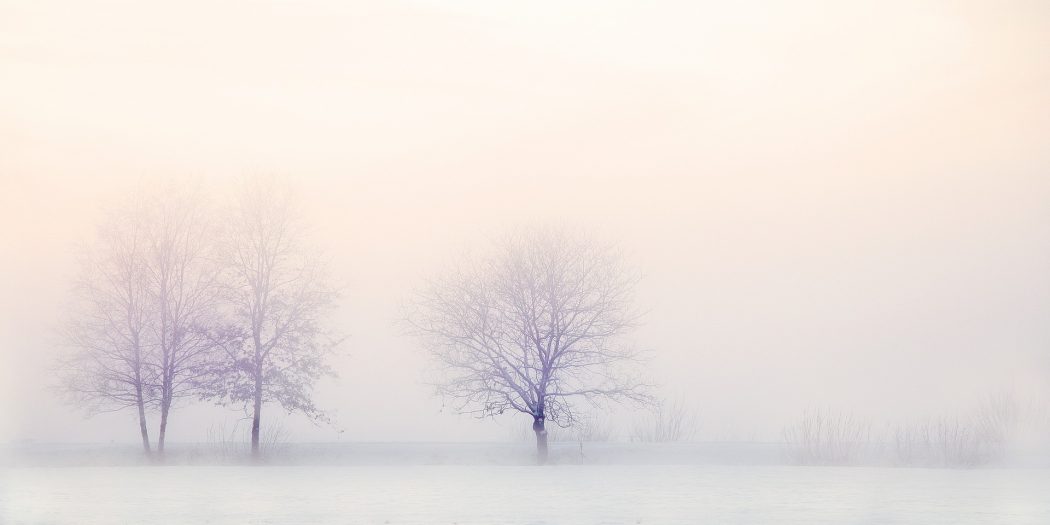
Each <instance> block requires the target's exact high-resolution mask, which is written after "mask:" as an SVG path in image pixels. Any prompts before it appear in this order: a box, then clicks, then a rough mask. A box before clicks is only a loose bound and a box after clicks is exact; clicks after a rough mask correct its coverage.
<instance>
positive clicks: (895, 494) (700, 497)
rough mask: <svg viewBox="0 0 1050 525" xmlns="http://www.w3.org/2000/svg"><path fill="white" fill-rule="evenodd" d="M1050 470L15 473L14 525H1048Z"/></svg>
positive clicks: (4, 513) (435, 468) (7, 476)
mask: <svg viewBox="0 0 1050 525" xmlns="http://www.w3.org/2000/svg"><path fill="white" fill-rule="evenodd" d="M1048 495H1050V470H1048V469H1042V468H1032V469H1022V468H1015V469H974V470H953V469H914V468H875V467H802V466H781V465H736V466H733V465H652V464H650V465H638V464H617V465H572V464H559V465H549V466H545V467H537V466H528V465H462V464H461V465H329V466H324V465H310V466H280V465H270V466H249V465H232V466H201V465H183V466H79V467H42V466H28V467H26V466H14V467H8V468H4V469H0V523H3V524H5V525H16V524H33V525H37V524H55V525H59V524H61V525H65V524H70V525H74V524H75V525H91V524H140V523H142V524H155V525H163V524H295V525H310V524H329V523H334V524H428V525H433V524H460V525H463V524H479V525H481V524H484V525H499V524H514V525H526V524H690V525H692V524H707V523H710V524H748V525H750V524H777V525H788V524H806V525H813V524H836V525H841V524H855V523H856V524H859V523H864V524H919V525H932V524H953V525H954V524H986V523H987V524H992V523H995V524H1012V525H1023V524H1046V523H1050V496H1048Z"/></svg>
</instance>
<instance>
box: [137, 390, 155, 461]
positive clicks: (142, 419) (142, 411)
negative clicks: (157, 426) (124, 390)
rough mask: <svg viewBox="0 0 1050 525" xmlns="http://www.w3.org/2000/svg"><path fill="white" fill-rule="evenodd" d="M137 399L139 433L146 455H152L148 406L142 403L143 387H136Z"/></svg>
mask: <svg viewBox="0 0 1050 525" xmlns="http://www.w3.org/2000/svg"><path fill="white" fill-rule="evenodd" d="M135 397H136V401H137V404H138V406H139V433H140V434H142V450H144V451H145V452H146V455H147V456H148V455H150V453H151V451H150V448H149V430H147V429H146V406H145V403H144V402H143V401H142V386H141V385H136V386H135Z"/></svg>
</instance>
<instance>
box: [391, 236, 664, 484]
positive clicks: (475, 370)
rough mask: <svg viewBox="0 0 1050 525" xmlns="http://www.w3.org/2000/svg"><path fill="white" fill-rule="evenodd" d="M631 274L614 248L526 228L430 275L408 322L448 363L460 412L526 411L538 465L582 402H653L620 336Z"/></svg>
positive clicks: (447, 385) (450, 389)
mask: <svg viewBox="0 0 1050 525" xmlns="http://www.w3.org/2000/svg"><path fill="white" fill-rule="evenodd" d="M635 282H636V277H635V276H634V274H633V273H632V272H630V271H628V269H627V268H626V267H625V266H624V264H623V262H622V260H621V259H620V257H618V255H617V253H616V252H615V250H613V249H612V248H610V247H607V246H603V245H600V244H598V243H595V242H592V241H590V240H588V239H585V238H582V237H579V236H573V235H570V234H567V233H565V232H561V231H555V230H528V231H521V232H517V233H515V234H512V235H509V236H507V237H506V238H504V239H503V240H502V241H501V242H499V243H497V246H496V249H495V252H494V253H493V254H492V255H491V256H489V257H484V258H481V259H479V260H476V261H474V262H472V263H468V264H465V265H462V266H461V267H459V268H457V269H454V270H453V271H451V272H450V273H448V274H447V275H445V276H444V277H443V278H440V279H438V280H436V281H434V282H432V283H431V284H430V286H429V287H428V288H426V289H425V290H423V291H422V292H421V293H420V294H419V296H418V300H417V301H416V304H415V308H414V309H413V310H412V312H411V313H410V314H409V318H408V322H409V325H410V327H411V330H412V331H413V332H414V333H416V334H417V335H419V336H421V337H422V338H423V339H424V341H425V342H426V343H427V346H428V348H429V349H430V351H431V353H432V354H433V356H434V357H435V358H436V360H437V362H438V363H439V364H440V365H442V367H443V368H444V370H445V374H444V375H443V379H442V380H441V382H440V384H439V392H440V393H442V394H443V395H445V396H447V397H448V398H451V399H452V400H453V401H454V402H455V406H456V408H457V410H459V411H460V412H461V413H470V414H474V415H476V416H479V417H486V416H494V415H496V414H502V413H503V412H505V411H507V410H514V411H518V412H521V413H524V414H527V415H528V416H529V417H531V418H532V429H533V431H534V432H535V435H536V450H537V459H538V461H539V463H541V464H542V463H545V462H546V460H547V456H548V452H547V429H546V424H547V422H554V423H556V424H558V425H560V426H563V427H564V426H569V425H571V424H572V423H573V422H574V420H575V419H576V418H577V411H576V408H575V407H574V403H575V402H576V401H580V400H583V401H589V402H590V403H592V404H595V403H597V402H598V401H600V400H603V399H609V400H634V401H648V400H649V396H648V394H647V393H646V390H647V389H646V388H645V386H646V385H644V384H643V383H641V382H640V381H639V380H638V379H637V378H636V377H635V374H634V372H635V370H634V368H635V367H634V365H635V364H636V362H637V361H638V357H639V354H638V352H637V351H636V350H635V349H634V348H633V347H632V346H630V345H627V344H623V342H622V341H621V336H622V335H624V334H625V333H626V332H627V331H628V330H629V329H631V328H632V327H633V326H634V325H635V321H636V319H637V318H636V316H635V315H634V314H633V313H632V309H631V299H632V294H633V288H634V284H635Z"/></svg>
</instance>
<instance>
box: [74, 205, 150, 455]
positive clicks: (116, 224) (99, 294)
mask: <svg viewBox="0 0 1050 525" xmlns="http://www.w3.org/2000/svg"><path fill="white" fill-rule="evenodd" d="M121 211H123V212H124V213H120V214H117V213H113V214H111V215H110V216H109V217H108V218H107V220H106V221H105V222H104V223H103V224H102V225H101V226H100V227H99V228H98V242H97V244H95V245H94V246H92V247H91V248H90V249H88V250H85V253H84V256H83V257H82V260H81V269H80V274H79V276H78V278H77V280H76V283H75V287H74V294H73V300H72V301H71V307H70V311H69V312H68V315H67V317H66V319H65V322H64V325H63V328H62V330H61V334H62V336H63V338H64V340H65V342H66V343H67V345H68V347H69V351H68V352H66V353H64V354H63V355H62V357H61V358H60V359H59V362H58V370H57V373H58V378H59V385H58V386H59V388H60V389H61V390H62V392H63V394H64V395H65V396H66V397H67V398H68V399H69V400H70V401H72V402H74V403H76V404H78V405H80V406H83V407H84V408H86V409H87V410H88V412H89V413H91V414H94V413H99V412H111V411H117V410H124V409H128V408H134V409H135V410H136V411H137V412H138V423H139V425H138V426H139V434H140V436H141V438H142V448H143V450H145V452H146V454H149V453H150V452H151V450H150V440H149V431H148V429H147V421H146V411H147V409H149V408H151V407H153V406H154V405H155V404H156V402H157V400H158V399H157V398H158V396H157V393H158V392H157V389H156V384H157V381H156V379H157V378H156V369H155V367H153V366H151V359H152V357H153V344H152V341H151V340H150V331H151V330H152V327H153V322H154V320H155V319H154V318H153V316H152V315H151V313H152V308H151V305H150V293H149V271H148V269H147V267H146V261H147V258H146V253H147V251H148V249H149V247H148V241H147V235H146V231H145V230H146V229H145V227H144V224H143V222H142V220H141V219H142V207H141V206H140V205H138V204H134V203H133V204H132V205H131V206H129V207H128V208H127V209H124V210H121Z"/></svg>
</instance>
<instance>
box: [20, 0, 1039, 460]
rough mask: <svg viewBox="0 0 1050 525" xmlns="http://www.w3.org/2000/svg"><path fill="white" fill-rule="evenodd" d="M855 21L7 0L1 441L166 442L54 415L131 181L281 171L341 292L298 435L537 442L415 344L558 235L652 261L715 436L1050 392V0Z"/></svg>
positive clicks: (208, 419) (807, 6) (545, 6)
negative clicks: (527, 230)
mask: <svg viewBox="0 0 1050 525" xmlns="http://www.w3.org/2000/svg"><path fill="white" fill-rule="evenodd" d="M850 4H851V5H849V6H847V5H845V4H844V3H839V2H827V3H824V2H802V3H783V4H780V3H750V2H749V3H740V4H733V5H716V4H713V3H712V4H706V3H696V2H670V1H659V2H645V3H641V4H637V3H632V2H589V1H588V2H579V3H573V4H572V5H564V4H562V3H556V2H528V3H521V2H504V1H487V2H458V3H455V5H449V4H447V3H444V2H430V1H419V2H409V1H402V2H394V3H388V2H375V3H368V2H365V3H344V2H311V3H308V4H298V3H296V4H293V3H257V2H225V3H222V4H221V5H214V4H212V3H205V2H180V3H177V4H171V5H170V6H166V7H165V6H159V5H150V6H147V5H145V4H143V3H138V2H103V3H93V4H92V5H88V4H86V3H61V2H46V1H45V2H26V3H14V2H4V3H3V4H2V5H0V28H2V29H0V224H2V226H0V235H2V237H0V243H2V244H0V245H2V246H3V257H0V319H2V321H0V441H7V442H22V441H43V442H78V443H85V442H86V443H96V442H110V441H116V442H129V443H133V442H134V440H135V438H136V435H135V433H134V430H135V420H134V417H133V415H132V414H131V411H128V412H127V413H114V414H104V415H99V416H96V417H93V418H85V417H84V415H83V412H82V411H80V410H78V409H77V408H76V407H73V406H69V405H67V404H64V403H62V402H61V400H60V398H59V397H58V396H57V395H56V394H55V392H54V391H53V389H52V386H53V383H54V381H53V374H52V373H51V366H52V364H53V362H54V359H55V357H56V355H57V352H58V351H59V347H60V346H61V345H60V341H59V339H60V338H59V337H58V336H57V335H56V328H57V325H58V323H59V320H60V318H61V315H62V312H63V304H64V302H65V300H66V298H67V297H68V295H69V290H70V286H71V283H72V280H73V279H74V277H75V275H76V270H77V266H76V260H77V254H78V253H79V251H80V250H81V248H80V247H81V246H84V245H90V244H91V243H92V242H93V241H92V240H93V237H94V234H95V228H96V226H97V225H98V224H99V222H100V221H101V219H102V217H103V215H104V214H105V212H106V210H107V209H109V208H111V207H112V206H113V205H114V203H115V202H118V201H119V200H120V199H121V198H124V197H125V196H127V195H128V194H130V193H133V192H134V191H138V190H141V189H143V188H152V187H156V186H157V185H159V184H166V183H170V182H171V181H177V182H180V183H187V184H199V185H200V186H201V187H202V188H204V189H205V190H206V193H208V194H209V195H211V196H213V197H214V199H215V200H217V201H219V202H222V201H225V200H227V199H228V196H229V195H230V194H232V192H233V191H234V190H235V188H236V185H237V183H238V182H239V181H241V180H243V179H244V178H245V177H248V176H252V175H258V174H270V175H277V176H279V177H283V178H284V179H285V180H286V181H288V182H289V185H290V186H291V187H292V188H294V190H295V192H296V194H297V200H298V203H299V204H300V206H301V209H302V211H303V215H304V219H305V222H306V223H308V224H309V225H310V241H311V244H312V245H314V246H316V247H318V248H320V249H322V250H323V251H324V252H325V253H326V254H327V257H328V262H329V265H330V269H331V273H332V275H333V278H334V279H335V280H336V281H337V282H338V284H340V285H341V286H342V289H343V296H342V298H341V299H340V301H339V306H338V308H337V310H336V311H335V313H334V315H333V316H332V318H331V324H332V325H333V326H335V327H336V328H338V329H339V330H341V331H342V332H343V333H345V334H346V335H347V338H346V340H345V341H344V343H343V344H342V345H341V346H340V347H339V350H338V355H337V356H336V357H335V358H334V359H333V360H332V365H333V366H334V368H335V369H336V371H337V373H338V378H335V379H325V380H323V381H322V383H321V384H320V385H319V386H318V389H317V395H316V400H317V403H318V405H319V406H321V407H322V408H324V409H326V410H328V411H329V412H330V413H331V414H332V416H333V419H334V422H333V424H332V425H326V424H322V425H315V424H313V423H311V422H310V421H308V420H306V419H305V418H302V417H299V416H296V415H290V416H284V415H278V413H279V412H280V411H279V410H277V409H274V410H271V412H270V414H272V415H273V418H274V419H279V420H280V421H282V424H283V425H284V428H285V429H286V430H287V431H288V434H289V436H290V439H292V440H295V441H310V442H323V441H506V440H509V439H513V436H515V435H519V434H520V432H518V430H519V428H524V427H525V426H526V423H527V422H526V421H525V420H524V419H523V418H519V417H516V416H517V415H505V416H501V417H499V418H496V421H495V422H493V421H490V420H476V419H473V418H470V417H468V416H461V415H456V414H454V413H453V411H451V410H449V408H448V407H447V406H443V402H442V399H441V398H440V397H437V396H435V395H434V392H433V391H434V389H433V387H431V386H429V385H428V384H427V383H426V378H427V367H428V361H427V357H426V355H425V353H424V352H423V351H422V349H421V348H420V345H419V341H418V340H416V339H413V338H411V337H407V336H406V335H405V334H404V333H403V332H404V331H403V328H402V327H400V326H399V324H398V322H397V321H398V319H400V317H401V316H402V314H403V311H402V305H403V304H404V302H405V301H406V300H407V299H409V297H410V296H411V294H412V293H413V290H416V289H418V287H419V286H421V285H422V284H423V283H424V282H425V281H426V279H427V278H428V277H430V276H432V275H434V274H435V273H438V272H440V271H441V270H442V268H444V267H445V266H446V265H447V264H448V263H449V262H450V261H452V260H454V259H455V258H456V257H458V256H460V255H461V254H462V253H464V252H467V251H470V250H472V249H474V248H475V247H478V246H485V245H486V243H488V242H490V241H491V239H492V238H493V237H495V236H498V235H500V233H501V232H504V231H507V230H508V229H512V228H516V227H521V226H523V225H536V224H542V225H558V226H566V227H571V228H578V229H583V230H586V231H589V232H593V235H595V236H597V237H600V238H602V239H605V240H608V241H610V242H615V243H617V244H618V245H619V246H620V247H621V248H622V249H623V253H624V257H625V259H626V260H627V261H628V262H629V263H630V264H631V265H633V266H634V267H636V268H638V269H639V270H640V271H641V273H642V274H643V278H642V279H641V281H640V282H639V285H638V289H637V292H638V293H637V300H636V303H637V304H636V306H637V308H638V309H639V310H640V311H643V312H645V315H644V318H643V322H642V324H641V326H640V327H639V328H638V329H637V330H636V331H634V332H633V333H632V335H631V339H632V340H633V341H634V342H636V343H637V344H638V345H639V346H640V347H642V348H644V349H646V350H648V351H649V353H650V361H649V362H648V363H647V364H646V366H647V370H648V373H649V374H650V376H651V377H652V378H653V380H654V381H655V382H656V383H657V384H658V385H659V386H658V393H659V395H660V396H661V397H662V398H664V399H668V400H678V401H680V402H681V403H684V404H685V405H687V406H688V407H690V408H691V409H693V410H695V411H696V412H697V413H698V414H699V420H700V433H699V436H700V438H702V439H708V440H763V441H765V440H777V439H779V438H780V435H781V434H780V432H781V428H782V427H783V425H785V424H787V423H789V422H791V421H794V420H795V419H797V418H798V416H799V414H800V413H801V412H802V411H803V410H805V409H810V408H832V409H835V410H841V411H846V412H852V413H855V414H857V415H859V416H861V417H864V418H866V419H868V420H870V421H872V422H873V424H874V425H882V424H886V423H889V422H893V421H900V420H903V419H907V418H913V417H922V416H939V415H943V414H947V413H955V412H958V411H961V410H965V409H966V407H969V406H971V405H973V404H974V403H979V402H980V401H981V400H983V399H986V398H987V397H988V396H989V395H992V394H995V393H999V392H1012V395H1014V396H1016V397H1017V398H1019V399H1026V400H1029V399H1030V400H1036V402H1046V400H1047V398H1048V396H1050V388H1048V386H1050V380H1048V378H1050V328H1048V327H1050V323H1048V322H1047V320H1048V319H1050V173H1048V169H1050V55H1048V50H1050V30H1048V29H1050V8H1048V6H1047V5H1046V4H1043V3H1040V2H1024V1H1016V2H1006V3H996V4H994V5H993V4H990V3H989V4H982V3H978V2H972V3H971V2H949V1H944V2H920V3H915V2H888V3H878V4H875V3H872V4H871V5H853V3H850ZM617 410H618V411H619V412H618V413H622V414H626V416H625V417H626V418H628V419H629V418H631V417H634V416H633V415H632V414H633V413H632V411H631V409H629V408H620V409H617ZM175 414H176V415H175V416H174V417H173V420H172V423H171V425H172V426H171V428H170V433H171V438H170V439H172V440H173V441H182V442H195V441H201V440H204V439H206V437H207V435H206V432H207V430H208V429H209V428H215V427H216V426H220V425H231V426H232V425H233V424H235V423H236V422H237V421H239V420H241V419H242V418H243V417H244V416H243V413H242V412H240V411H239V410H235V409H229V408H218V407H211V406H209V405H208V404H204V403H186V404H185V405H184V406H180V407H179V408H178V409H177V411H176V413H175Z"/></svg>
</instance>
